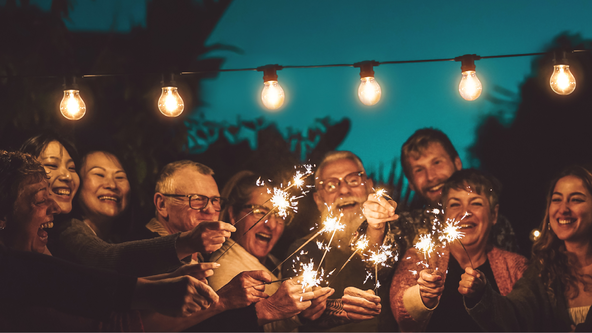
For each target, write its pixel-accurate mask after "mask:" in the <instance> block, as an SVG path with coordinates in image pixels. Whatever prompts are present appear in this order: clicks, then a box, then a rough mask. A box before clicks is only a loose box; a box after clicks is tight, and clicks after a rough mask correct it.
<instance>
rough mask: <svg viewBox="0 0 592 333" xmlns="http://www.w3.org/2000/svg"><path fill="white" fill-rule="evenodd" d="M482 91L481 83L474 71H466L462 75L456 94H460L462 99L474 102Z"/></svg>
mask: <svg viewBox="0 0 592 333" xmlns="http://www.w3.org/2000/svg"><path fill="white" fill-rule="evenodd" d="M482 89H483V87H482V86H481V81H479V78H478V77H477V73H475V71H466V72H463V73H462V79H461V80H460V84H459V85H458V92H460V95H461V96H462V98H464V99H466V100H467V101H474V100H476V99H477V98H478V97H479V96H481V90H482Z"/></svg>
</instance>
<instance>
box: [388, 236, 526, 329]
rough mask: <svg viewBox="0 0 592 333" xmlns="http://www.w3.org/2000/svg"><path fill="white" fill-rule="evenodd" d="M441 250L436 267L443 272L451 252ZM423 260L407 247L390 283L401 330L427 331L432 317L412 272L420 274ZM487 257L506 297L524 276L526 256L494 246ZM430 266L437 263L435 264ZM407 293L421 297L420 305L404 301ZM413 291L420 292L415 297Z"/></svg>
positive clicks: (393, 304) (391, 299)
mask: <svg viewBox="0 0 592 333" xmlns="http://www.w3.org/2000/svg"><path fill="white" fill-rule="evenodd" d="M438 252H439V253H440V254H441V255H440V257H436V259H433V260H434V261H435V262H436V264H435V267H437V268H438V270H440V271H447V270H448V259H449V258H450V252H449V251H448V249H447V248H445V249H440V251H438ZM422 259H423V256H422V255H421V254H419V253H418V252H417V250H416V249H415V248H411V249H409V250H407V252H406V253H405V255H404V256H403V257H402V259H401V261H400V262H399V265H398V267H397V270H396V272H395V275H394V276H393V281H392V283H391V289H390V294H389V295H390V302H391V309H392V311H393V315H394V316H395V319H396V320H397V323H399V329H400V330H401V331H402V332H418V331H424V330H425V328H426V327H427V324H428V323H429V321H430V318H431V314H432V311H431V310H429V309H427V308H426V307H425V306H424V305H423V303H422V301H421V298H420V297H419V289H418V288H417V277H418V276H417V275H416V274H413V273H412V272H411V271H417V273H419V271H420V270H421V268H418V265H417V262H418V261H421V260H422ZM487 259H488V260H489V265H490V266H491V270H492V271H493V276H494V278H495V283H496V284H497V286H498V288H499V290H500V294H501V295H503V296H505V295H507V294H508V293H510V291H512V287H513V286H514V283H516V281H518V279H520V277H522V273H524V271H525V270H526V266H527V260H526V258H525V257H523V256H521V255H519V254H516V253H512V252H508V251H504V250H501V249H498V248H496V247H494V248H493V249H492V250H491V251H489V252H488V253H487ZM431 265H432V266H434V264H433V263H432V264H431ZM445 280H446V276H444V281H443V283H445ZM406 292H407V293H408V296H407V297H408V298H407V300H409V299H414V300H418V302H415V303H417V306H416V305H415V304H412V303H409V302H408V303H405V302H404V300H403V296H404V295H405V293H406ZM414 293H417V297H416V298H415V296H414ZM405 304H407V305H408V306H409V307H414V309H407V308H406V306H405ZM412 314H414V315H412Z"/></svg>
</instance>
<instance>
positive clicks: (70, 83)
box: [62, 75, 78, 90]
mask: <svg viewBox="0 0 592 333" xmlns="http://www.w3.org/2000/svg"><path fill="white" fill-rule="evenodd" d="M62 86H63V87H64V90H78V80H77V77H76V76H74V75H71V76H65V77H64V84H63V85H62Z"/></svg>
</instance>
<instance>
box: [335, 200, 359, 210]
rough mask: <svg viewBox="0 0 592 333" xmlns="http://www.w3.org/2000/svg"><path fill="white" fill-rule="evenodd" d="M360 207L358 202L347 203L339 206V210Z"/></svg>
mask: <svg viewBox="0 0 592 333" xmlns="http://www.w3.org/2000/svg"><path fill="white" fill-rule="evenodd" d="M357 205H358V203H357V202H356V201H345V202H342V203H339V204H337V209H349V208H354V207H356V206H357Z"/></svg>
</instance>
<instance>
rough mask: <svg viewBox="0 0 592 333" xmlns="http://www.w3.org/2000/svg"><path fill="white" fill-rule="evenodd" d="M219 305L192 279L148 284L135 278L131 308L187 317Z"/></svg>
mask: <svg viewBox="0 0 592 333" xmlns="http://www.w3.org/2000/svg"><path fill="white" fill-rule="evenodd" d="M218 301H219V297H218V295H217V294H216V293H215V292H214V290H213V289H212V288H211V287H210V286H208V285H207V284H205V283H202V282H200V281H199V280H197V279H196V278H194V277H192V276H188V275H185V276H179V277H175V278H168V279H159V280H149V279H143V278H138V282H137V284H136V289H135V292H134V301H133V308H136V309H151V310H154V311H156V312H158V313H161V314H163V315H166V316H169V317H189V316H192V315H194V314H195V313H196V312H197V311H200V310H205V309H207V308H209V307H210V305H211V304H213V303H217V302H218Z"/></svg>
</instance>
